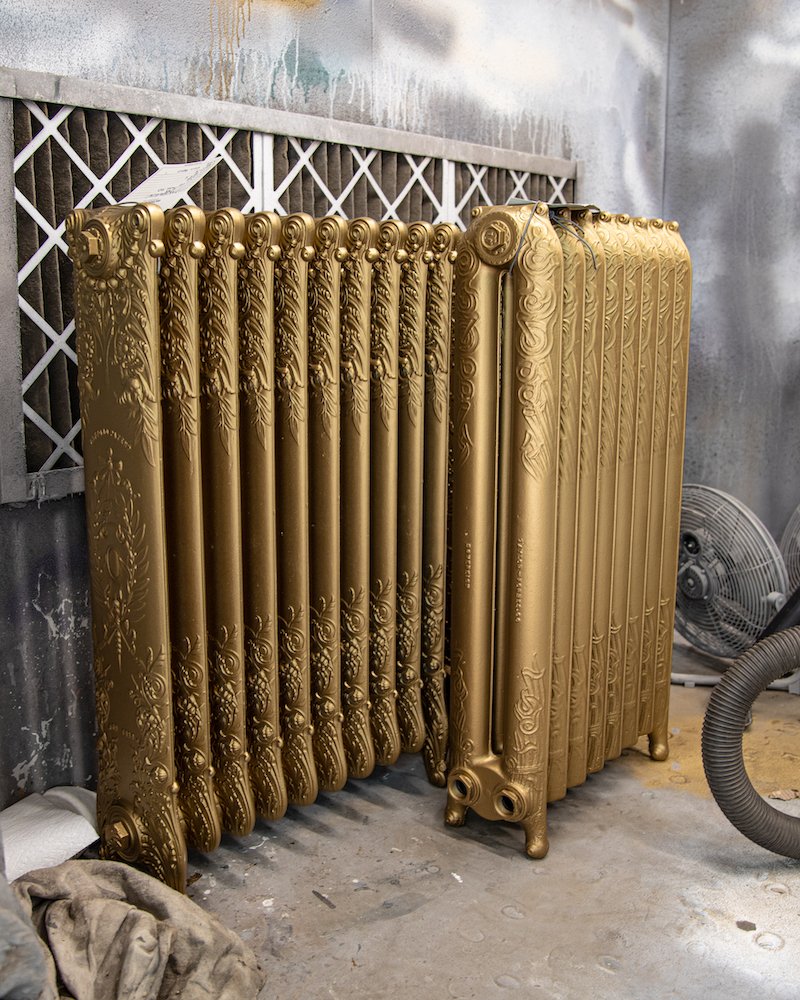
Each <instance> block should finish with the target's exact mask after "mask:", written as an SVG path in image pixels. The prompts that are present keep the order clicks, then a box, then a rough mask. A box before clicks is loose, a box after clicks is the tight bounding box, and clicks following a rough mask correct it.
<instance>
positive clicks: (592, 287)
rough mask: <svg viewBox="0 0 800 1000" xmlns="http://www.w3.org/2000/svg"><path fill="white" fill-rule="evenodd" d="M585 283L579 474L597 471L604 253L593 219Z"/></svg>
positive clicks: (589, 227) (587, 232)
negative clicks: (590, 251)
mask: <svg viewBox="0 0 800 1000" xmlns="http://www.w3.org/2000/svg"><path fill="white" fill-rule="evenodd" d="M584 236H585V238H586V241H587V243H588V245H589V248H590V249H591V250H592V254H593V255H594V256H592V254H590V253H589V252H588V250H587V251H586V254H585V257H586V260H585V265H586V287H585V298H584V314H583V362H582V369H583V382H582V386H581V443H580V449H581V453H580V476H581V478H582V477H583V476H587V475H591V476H594V475H596V472H595V470H596V468H597V456H598V451H597V448H598V441H597V435H598V430H599V420H600V393H601V391H602V385H601V373H602V358H603V321H604V305H605V302H604V285H605V256H604V254H603V249H602V244H601V243H600V240H599V239H598V238H597V234H596V232H595V229H594V223H593V222H591V219H590V220H588V222H587V223H586V227H585V229H584Z"/></svg>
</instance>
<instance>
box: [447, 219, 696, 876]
mask: <svg viewBox="0 0 800 1000" xmlns="http://www.w3.org/2000/svg"><path fill="white" fill-rule="evenodd" d="M551 219H552V221H551ZM689 296H690V265H689V257H688V254H687V252H686V248H685V246H684V244H683V242H682V240H681V239H680V237H679V236H678V231H677V226H676V225H675V224H673V223H670V224H666V225H665V224H664V223H663V222H661V221H660V220H645V219H631V218H629V217H628V216H625V215H617V216H611V215H608V214H606V213H601V212H597V211H594V210H591V209H582V208H576V209H568V208H567V209H561V210H558V211H556V212H549V211H548V207H547V206H546V205H541V204H539V205H533V206H520V207H514V208H509V207H504V208H489V209H481V210H478V211H477V212H476V216H475V220H474V222H473V224H472V226H471V227H470V229H469V231H468V232H467V234H466V237H465V238H464V240H462V242H461V243H460V245H459V256H458V262H457V273H456V289H455V344H454V350H453V356H454V373H453V385H452V414H453V441H452V449H453V473H452V580H451V588H452V598H451V601H452V605H451V611H450V630H451V631H450V649H451V657H452V675H451V688H450V698H451V703H450V726H451V731H450V760H449V763H450V771H449V775H448V783H447V789H448V801H447V811H446V820H447V822H448V823H449V824H451V825H453V826H458V825H460V824H461V823H463V822H464V818H465V815H466V812H467V809H474V810H475V811H476V812H477V813H479V814H480V815H481V816H484V817H485V818H488V819H504V820H511V821H514V822H517V823H520V824H521V825H522V827H523V828H524V831H525V835H526V850H527V853H528V854H529V855H530V856H532V857H542V856H543V855H544V854H546V852H547V846H548V844H547V832H546V819H545V813H546V805H547V802H548V801H552V800H554V799H558V798H561V797H562V796H563V795H564V794H565V793H566V790H567V788H568V787H571V786H574V785H577V784H580V783H581V782H582V781H584V780H585V778H586V776H587V774H590V773H592V772H594V771H597V770H599V769H600V768H601V767H602V766H603V764H604V762H605V761H606V760H608V759H611V758H613V757H617V756H619V754H620V753H621V751H622V749H623V747H627V746H630V745H632V744H634V743H636V741H637V740H638V738H639V735H640V734H649V736H650V753H651V756H652V757H653V758H655V759H656V760H663V759H664V758H665V757H666V756H667V752H668V749H667V712H668V700H669V680H670V659H671V637H672V627H673V615H674V601H675V579H676V573H677V552H678V526H679V513H680V492H681V476H682V464H683V432H684V412H685V395H686V375H687V348H688V334H689Z"/></svg>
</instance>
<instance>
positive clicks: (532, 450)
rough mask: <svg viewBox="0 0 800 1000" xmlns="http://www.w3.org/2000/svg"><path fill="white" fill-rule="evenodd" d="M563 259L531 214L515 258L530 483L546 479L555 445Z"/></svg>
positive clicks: (523, 450)
mask: <svg viewBox="0 0 800 1000" xmlns="http://www.w3.org/2000/svg"><path fill="white" fill-rule="evenodd" d="M562 268H563V264H562V257H561V253H560V244H559V242H558V237H557V236H556V235H555V234H554V233H553V230H552V228H551V226H550V224H549V222H548V221H547V220H545V219H543V218H542V217H541V216H539V215H538V214H537V215H534V216H533V217H532V220H531V223H530V225H529V227H528V235H527V236H526V238H525V240H524V241H523V244H522V248H521V250H520V252H519V256H518V270H517V272H516V280H517V282H518V287H519V294H518V296H517V302H516V316H515V323H514V328H515V335H516V344H515V348H516V350H515V362H516V382H517V399H518V401H519V404H520V408H521V413H522V419H523V422H524V428H525V430H524V434H523V438H522V443H521V445H520V461H521V462H522V467H523V468H524V469H525V471H526V472H527V473H528V475H529V476H531V477H532V478H533V479H536V480H538V479H541V478H543V477H544V476H546V475H547V474H548V472H549V470H550V468H551V465H552V462H553V444H554V442H556V441H557V433H556V421H557V419H558V417H557V414H558V407H557V405H556V398H557V391H558V371H557V370H556V369H555V368H554V363H553V361H552V358H551V355H552V354H553V348H554V345H555V342H556V336H557V335H558V333H559V332H560V322H561V294H562V292H561V289H562V280H561V279H562Z"/></svg>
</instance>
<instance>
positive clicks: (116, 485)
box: [88, 449, 150, 666]
mask: <svg viewBox="0 0 800 1000" xmlns="http://www.w3.org/2000/svg"><path fill="white" fill-rule="evenodd" d="M90 489H91V499H90V502H89V504H88V506H89V519H90V521H89V536H90V538H91V539H92V541H93V545H92V547H91V551H90V558H91V567H92V586H93V589H94V591H95V593H96V595H97V596H98V597H99V599H100V601H99V603H100V606H101V607H103V609H104V611H105V614H104V615H103V617H102V621H101V622H100V623H98V625H97V626H96V627H95V641H96V644H97V648H98V652H99V653H101V654H103V655H105V653H106V650H108V652H109V653H111V651H113V658H114V661H115V662H116V664H117V665H118V666H119V665H120V664H121V663H122V659H123V655H124V653H125V652H127V653H134V652H135V649H136V642H137V632H136V626H137V625H138V623H139V622H140V621H141V620H142V618H143V616H144V613H145V609H146V606H147V579H148V572H149V568H150V552H149V548H148V545H147V539H146V533H145V525H144V524H143V522H142V517H141V514H140V511H139V503H138V501H139V500H140V499H141V498H140V497H139V495H138V494H137V493H136V492H135V490H134V488H133V485H132V484H131V482H130V480H129V479H128V478H127V477H126V476H125V475H124V472H123V465H122V462H120V461H117V460H116V459H115V458H114V454H113V451H112V450H111V449H109V451H108V455H107V457H106V461H105V464H104V465H101V466H100V468H99V469H98V471H97V472H96V473H95V474H94V476H93V477H92V479H91V481H90Z"/></svg>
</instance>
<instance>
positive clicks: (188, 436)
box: [67, 203, 690, 888]
mask: <svg viewBox="0 0 800 1000" xmlns="http://www.w3.org/2000/svg"><path fill="white" fill-rule="evenodd" d="M67 239H68V242H69V246H70V254H71V258H72V260H73V263H74V269H75V310H76V324H77V353H78V359H79V384H80V393H81V419H82V435H83V450H84V458H85V467H86V502H87V515H88V531H89V549H90V560H91V578H92V607H93V630H94V658H95V672H96V680H97V685H96V688H97V716H98V734H99V735H98V749H99V781H98V819H99V824H100V829H101V834H102V841H103V850H104V853H105V854H106V856H115V857H119V858H122V859H125V860H129V861H136V862H138V863H142V864H144V865H146V866H148V867H149V868H150V869H151V870H152V871H154V872H155V873H156V874H157V875H158V876H159V877H160V878H162V879H164V880H165V881H167V882H169V883H170V884H172V885H174V886H175V887H177V888H183V887H184V885H185V876H186V851H187V845H192V846H195V847H197V848H199V849H202V850H205V851H210V850H213V849H214V848H215V847H216V845H217V844H218V843H219V839H220V836H221V834H222V832H223V831H228V832H230V833H234V834H240V835H241V834H246V833H248V832H249V831H250V830H251V829H252V827H253V824H254V822H255V819H256V816H262V817H265V818H267V819H271V820H275V819H278V818H279V817H281V816H282V815H283V813H284V812H285V810H286V808H287V806H288V804H289V803H293V804H296V805H304V804H309V803H311V802H313V801H315V799H316V798H317V795H318V793H319V791H320V790H325V791H336V790H337V789H340V788H341V787H342V786H343V785H344V783H345V781H346V780H347V779H348V778H363V777H366V776H368V775H369V774H370V773H371V772H372V770H373V769H374V767H375V766H376V764H384V765H385V764H392V763H393V762H394V761H396V760H397V758H398V756H399V754H400V753H401V752H417V751H420V750H421V751H422V754H423V758H424V761H425V766H426V770H427V773H428V776H429V778H430V780H431V781H432V782H433V783H434V784H437V785H440V786H444V785H445V784H446V785H447V799H448V802H447V814H446V815H447V821H448V822H450V823H453V824H458V823H460V822H462V821H463V819H464V816H465V813H466V810H467V808H469V807H471V808H474V809H475V810H476V811H477V812H479V813H480V814H481V815H483V816H486V817H489V818H497V819H511V820H515V821H518V822H520V823H522V824H523V826H524V827H525V830H526V833H527V844H528V853H529V854H532V855H535V856H539V855H541V854H543V853H544V852H545V850H546V843H547V842H546V834H545V806H546V802H547V801H548V800H552V799H555V798H558V797H560V796H563V795H564V794H565V792H566V789H567V788H568V787H570V786H573V785H576V784H578V783H580V782H581V781H583V780H584V778H585V776H586V775H587V774H588V773H590V772H592V771H595V770H597V769H599V768H600V767H602V765H603V763H604V761H605V760H607V759H609V758H612V757H614V756H617V755H618V754H619V753H620V752H621V750H622V748H623V747H624V746H628V745H630V744H631V743H633V742H635V741H636V740H637V738H638V737H639V735H640V733H648V734H650V736H651V752H652V754H653V756H654V757H656V758H658V759H661V758H663V757H664V756H666V752H667V728H666V727H667V702H668V693H669V689H668V684H669V658H670V637H671V634H672V615H673V608H674V592H675V574H676V564H675V563H676V558H677V531H678V523H679V504H680V485H681V458H682V440H683V419H684V416H683V414H684V406H685V380H686V353H687V344H688V317H689V285H690V269H689V260H688V255H687V254H686V252H685V248H684V246H683V243H682V242H681V240H680V237H679V236H678V234H677V227H676V226H674V225H673V224H667V225H665V224H663V223H661V222H660V221H657V220H656V221H647V220H641V219H634V220H631V219H629V218H628V217H626V216H615V217H611V216H608V215H605V214H602V213H598V212H597V211H595V210H592V209H579V208H566V209H559V210H551V209H550V208H549V207H548V206H547V205H544V204H540V203H536V204H533V205H524V206H518V207H513V208H512V207H502V208H492V209H483V210H478V211H477V212H476V215H475V218H474V220H473V223H472V225H471V226H470V229H469V231H468V232H467V233H466V234H465V235H459V234H458V232H457V230H456V229H455V228H454V227H452V226H450V225H446V224H440V225H436V226H431V225H429V224H427V223H422V222H418V223H412V224H410V225H405V224H403V223H400V222H395V221H388V222H380V223H379V222H376V221H374V220H370V219H355V220H352V221H349V222H348V221H345V220H343V219H338V218H324V219H316V220H315V219H312V218H311V217H309V216H307V215H302V214H298V215H290V216H286V217H283V218H279V217H278V216H277V215H274V214H271V213H257V214H253V215H250V216H242V215H241V214H240V213H238V212H236V211H234V210H231V209H225V210H220V211H217V212H213V213H210V214H207V215H204V214H203V213H202V212H201V211H200V210H199V209H196V208H190V207H185V208H178V209H174V210H171V211H168V212H167V213H163V212H162V211H160V210H159V209H157V208H155V207H153V206H150V205H137V206H133V207H124V206H119V207H110V208H106V209H101V210H98V211H91V212H89V211H76V212H74V213H73V214H72V215H71V216H70V218H69V220H68V226H67ZM454 317H455V321H454ZM451 382H452V385H451ZM446 659H447V660H448V665H450V663H451V671H452V673H451V679H450V691H449V696H450V705H449V713H448V709H447V707H446V697H445V695H446V687H447V672H446V666H447V665H446ZM448 727H449V732H448Z"/></svg>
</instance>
